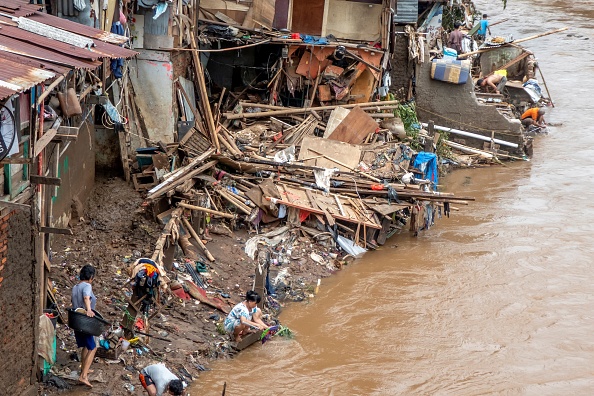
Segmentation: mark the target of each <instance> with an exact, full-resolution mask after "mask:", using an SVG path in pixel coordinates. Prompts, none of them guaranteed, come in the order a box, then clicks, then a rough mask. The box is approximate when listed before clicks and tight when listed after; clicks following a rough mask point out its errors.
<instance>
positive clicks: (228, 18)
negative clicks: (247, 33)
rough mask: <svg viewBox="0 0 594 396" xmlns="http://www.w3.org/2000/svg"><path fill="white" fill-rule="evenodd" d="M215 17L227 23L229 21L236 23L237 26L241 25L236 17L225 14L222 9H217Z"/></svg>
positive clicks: (229, 22) (230, 23)
mask: <svg viewBox="0 0 594 396" xmlns="http://www.w3.org/2000/svg"><path fill="white" fill-rule="evenodd" d="M215 17H216V18H217V19H218V20H220V21H223V22H225V23H228V24H229V25H235V26H239V25H240V23H239V22H237V21H236V20H235V19H233V18H231V17H229V16H227V15H225V14H223V13H222V12H220V11H217V12H216V13H215Z"/></svg>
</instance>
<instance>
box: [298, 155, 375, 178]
mask: <svg viewBox="0 0 594 396" xmlns="http://www.w3.org/2000/svg"><path fill="white" fill-rule="evenodd" d="M308 150H309V151H312V152H314V153H316V154H320V155H322V156H323V157H324V158H326V159H327V160H329V161H332V162H334V163H335V164H338V165H341V166H344V167H345V168H347V169H348V170H352V171H353V172H355V173H357V174H359V175H361V176H363V177H366V178H368V179H370V180H373V181H374V182H378V183H381V182H382V181H381V180H380V179H378V178H377V177H374V176H371V175H368V174H367V173H363V172H361V171H359V170H357V169H355V168H351V167H350V166H348V165H347V164H345V163H344V162H340V161H339V160H336V159H334V158H331V157H328V156H327V155H326V154H322V153H320V152H319V151H316V150H313V149H311V148H309V149H308Z"/></svg>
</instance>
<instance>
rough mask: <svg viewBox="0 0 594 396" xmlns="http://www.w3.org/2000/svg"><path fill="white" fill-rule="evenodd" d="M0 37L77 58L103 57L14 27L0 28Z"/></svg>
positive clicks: (89, 50)
mask: <svg viewBox="0 0 594 396" xmlns="http://www.w3.org/2000/svg"><path fill="white" fill-rule="evenodd" d="M0 35H2V36H6V37H11V38H13V39H16V40H21V41H26V42H29V43H32V44H36V45H38V46H40V47H44V48H48V49H50V50H52V51H56V52H60V53H62V54H68V55H71V56H73V57H77V58H83V59H90V60H97V59H99V58H102V57H103V56H104V55H103V54H98V53H96V52H94V51H93V50H91V49H87V48H80V47H76V46H74V45H70V44H67V43H63V42H61V41H57V40H52V39H50V38H47V37H43V36H39V35H37V34H35V33H31V32H28V31H26V30H22V29H19V28H17V27H14V26H0Z"/></svg>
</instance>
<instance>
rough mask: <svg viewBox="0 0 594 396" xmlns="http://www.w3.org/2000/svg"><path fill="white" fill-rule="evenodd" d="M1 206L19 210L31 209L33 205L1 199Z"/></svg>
mask: <svg viewBox="0 0 594 396" xmlns="http://www.w3.org/2000/svg"><path fill="white" fill-rule="evenodd" d="M0 208H8V209H17V210H31V205H25V204H22V203H17V202H10V201H2V200H0Z"/></svg>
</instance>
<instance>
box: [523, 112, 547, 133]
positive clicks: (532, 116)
mask: <svg viewBox="0 0 594 396" xmlns="http://www.w3.org/2000/svg"><path fill="white" fill-rule="evenodd" d="M545 113H546V110H545V108H544V107H540V108H538V107H533V108H531V109H528V110H526V111H525V112H524V114H522V116H521V117H520V120H521V121H522V125H524V126H525V127H526V128H528V127H529V126H531V125H534V126H537V127H539V128H544V127H546V126H547V123H546V122H545V119H544V115H545Z"/></svg>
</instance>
